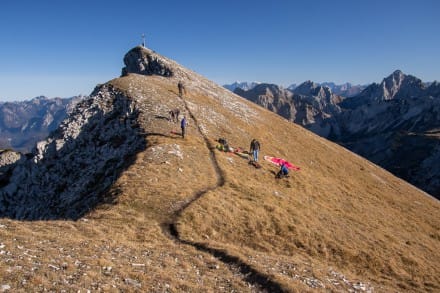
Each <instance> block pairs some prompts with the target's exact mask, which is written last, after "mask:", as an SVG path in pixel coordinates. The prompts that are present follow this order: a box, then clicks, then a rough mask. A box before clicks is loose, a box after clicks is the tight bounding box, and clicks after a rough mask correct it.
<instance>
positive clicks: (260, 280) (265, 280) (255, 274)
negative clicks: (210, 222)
mask: <svg viewBox="0 0 440 293" xmlns="http://www.w3.org/2000/svg"><path fill="white" fill-rule="evenodd" d="M179 241H180V242H182V243H183V244H187V245H191V246H193V247H195V248H196V249H198V250H200V251H203V252H206V253H209V254H211V255H213V256H214V257H216V258H217V259H219V260H221V261H222V262H223V263H226V264H229V265H235V266H237V267H238V269H239V270H240V273H241V274H243V275H244V276H245V280H246V281H247V282H249V283H251V284H256V285H258V286H260V287H261V288H262V289H265V290H267V291H268V292H274V293H277V292H288V290H286V289H285V288H283V287H282V286H281V285H280V284H278V283H276V282H274V281H272V280H271V278H270V277H269V276H267V275H266V274H263V273H260V272H259V271H257V270H256V269H254V268H253V267H252V266H250V265H248V264H246V263H245V262H243V261H242V260H241V259H240V258H239V257H237V256H232V255H230V254H228V253H227V252H226V251H223V250H220V249H216V248H212V247H208V246H206V245H204V244H202V243H196V242H191V241H187V240H179Z"/></svg>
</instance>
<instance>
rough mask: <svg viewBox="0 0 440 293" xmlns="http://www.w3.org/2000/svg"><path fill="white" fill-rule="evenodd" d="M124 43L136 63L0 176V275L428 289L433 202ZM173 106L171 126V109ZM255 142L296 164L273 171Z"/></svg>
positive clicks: (56, 281)
mask: <svg viewBox="0 0 440 293" xmlns="http://www.w3.org/2000/svg"><path fill="white" fill-rule="evenodd" d="M135 52H137V53H136V54H138V53H139V54H140V55H136V56H135V57H139V56H142V58H137V59H133V60H134V61H135V62H134V63H130V64H131V65H129V66H128V65H127V64H126V65H127V66H126V67H127V68H128V67H131V66H133V68H134V69H135V70H139V72H136V73H135V72H133V71H132V69H130V68H128V69H126V70H124V73H125V74H124V76H123V77H120V78H115V79H113V80H111V81H109V82H107V83H105V84H104V85H101V86H99V87H97V88H96V89H95V91H94V92H93V94H92V95H91V96H90V98H89V99H87V100H85V101H82V102H80V103H79V104H78V105H77V108H76V110H74V111H73V112H72V113H71V114H70V115H69V117H68V118H67V119H66V120H65V121H64V123H63V124H62V125H61V127H60V128H59V129H58V130H57V131H55V132H54V133H52V134H51V136H49V137H48V138H47V139H46V140H45V141H42V142H40V143H39V144H38V147H37V149H36V151H35V152H34V153H33V154H31V155H30V156H29V158H25V159H23V160H22V159H20V160H19V161H18V162H17V163H16V166H15V168H14V169H13V171H12V174H11V176H10V177H9V178H8V180H7V181H2V186H1V190H0V215H1V217H2V218H1V219H0V239H1V243H0V252H1V255H2V257H1V258H0V261H1V264H2V265H1V266H0V276H1V277H2V278H1V280H2V281H1V282H2V283H0V286H3V287H2V288H8V289H10V290H12V291H33V290H35V288H38V289H37V290H41V291H45V290H46V291H59V290H60V289H61V288H62V289H65V290H69V291H78V290H81V291H83V290H96V291H112V290H115V289H116V290H120V291H144V292H165V291H173V292H210V291H211V292H231V291H236V292H296V291H299V292H311V291H317V290H322V291H335V292H347V291H356V292H372V291H376V292H390V291H412V292H426V291H438V290H440V285H439V284H440V271H439V267H438V263H439V262H440V256H439V251H440V249H439V248H440V245H439V243H440V232H439V227H440V217H439V213H438V210H439V208H440V203H439V202H438V201H436V200H434V199H432V198H431V197H429V196H427V195H426V194H425V193H423V192H422V191H420V190H419V189H417V188H415V187H413V186H412V185H409V184H408V183H406V182H404V181H402V180H400V179H398V178H396V177H395V176H393V175H391V174H390V173H388V172H387V171H385V170H383V169H381V168H380V167H378V166H376V165H374V164H372V163H370V162H368V161H366V160H365V159H363V158H361V157H359V156H357V155H354V154H352V153H351V152H349V151H347V150H346V149H344V148H342V147H340V146H338V145H336V144H334V143H332V142H329V141H327V140H325V139H323V138H321V137H319V136H317V135H315V134H313V133H311V132H309V131H307V130H305V129H303V128H302V127H300V126H298V125H295V124H292V123H290V122H289V121H287V120H286V119H283V118H281V117H279V116H278V115H276V114H274V113H272V112H270V111H267V110H266V109H263V108H261V107H259V106H257V105H255V104H253V103H252V102H250V101H247V100H245V99H243V98H241V97H239V96H237V95H235V94H233V93H231V92H230V91H229V90H227V89H225V88H223V87H221V86H219V85H217V84H215V83H213V82H211V81H209V80H207V79H206V78H204V77H203V76H200V75H198V74H196V73H194V72H193V71H191V70H189V69H187V68H185V67H183V66H181V65H179V64H177V63H176V62H174V61H172V60H170V59H168V58H166V57H163V56H160V55H159V54H157V53H154V52H152V51H151V50H148V49H146V48H135ZM130 56H131V54H130ZM150 60H153V61H151V62H152V63H150ZM147 61H148V63H147ZM130 62H131V61H130ZM140 64H142V66H143V67H144V69H142V67H141V66H140ZM150 64H156V65H157V67H156V65H154V66H153V65H150ZM159 64H160V65H159ZM136 68H137V69H136ZM146 68H149V69H146ZM152 68H159V69H158V70H156V69H152ZM165 68H167V70H169V71H167V70H165ZM164 72H170V73H169V74H168V73H166V74H163V73H164ZM139 73H141V74H139ZM178 82H182V83H184V85H185V88H186V90H187V91H186V94H184V95H183V96H182V97H180V96H179V94H178V89H177V83H178ZM176 108H178V109H180V113H181V114H180V117H179V118H182V117H183V115H185V116H186V118H187V119H188V122H189V125H188V129H187V136H185V138H184V139H183V138H181V136H180V125H179V124H177V123H175V122H173V121H171V120H170V119H169V111H170V110H172V109H176ZM218 138H226V139H227V140H228V142H229V144H230V146H233V147H235V148H237V149H238V148H240V147H241V148H242V149H244V150H246V149H247V147H248V146H249V143H250V141H251V140H252V139H253V138H257V139H258V140H259V141H260V143H261V154H260V157H261V159H260V165H261V166H262V168H260V169H256V168H255V167H254V166H253V165H251V164H248V159H247V156H246V154H245V153H243V152H238V153H233V152H223V151H219V150H218V149H217V148H216V144H217V142H216V140H218ZM264 155H269V156H275V157H281V158H284V159H287V160H289V161H290V162H291V163H293V164H295V165H297V166H299V167H300V171H291V172H290V177H289V178H284V179H275V174H276V173H277V172H278V169H279V167H278V166H276V165H274V164H272V163H270V162H268V161H265V160H264V159H263V156H264ZM30 220H35V221H30ZM37 220H38V221H37Z"/></svg>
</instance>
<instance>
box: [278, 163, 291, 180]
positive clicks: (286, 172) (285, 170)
mask: <svg viewBox="0 0 440 293" xmlns="http://www.w3.org/2000/svg"><path fill="white" fill-rule="evenodd" d="M283 177H289V169H288V168H287V167H286V164H285V163H282V164H281V167H280V171H278V173H277V175H276V176H275V178H283Z"/></svg>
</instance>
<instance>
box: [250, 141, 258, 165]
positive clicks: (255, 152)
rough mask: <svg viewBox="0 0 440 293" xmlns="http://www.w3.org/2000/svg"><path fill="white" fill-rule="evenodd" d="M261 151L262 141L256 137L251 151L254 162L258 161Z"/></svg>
mask: <svg viewBox="0 0 440 293" xmlns="http://www.w3.org/2000/svg"><path fill="white" fill-rule="evenodd" d="M259 151H260V142H259V141H258V140H256V139H255V138H254V139H253V140H252V141H251V146H250V148H249V152H250V153H251V154H252V156H253V159H254V162H258V152H259Z"/></svg>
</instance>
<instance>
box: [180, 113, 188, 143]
mask: <svg viewBox="0 0 440 293" xmlns="http://www.w3.org/2000/svg"><path fill="white" fill-rule="evenodd" d="M186 126H188V123H187V122H186V117H185V116H183V118H182V121H180V128H182V138H185V129H186Z"/></svg>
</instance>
